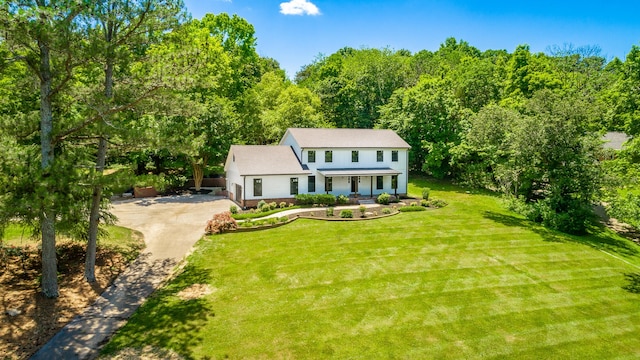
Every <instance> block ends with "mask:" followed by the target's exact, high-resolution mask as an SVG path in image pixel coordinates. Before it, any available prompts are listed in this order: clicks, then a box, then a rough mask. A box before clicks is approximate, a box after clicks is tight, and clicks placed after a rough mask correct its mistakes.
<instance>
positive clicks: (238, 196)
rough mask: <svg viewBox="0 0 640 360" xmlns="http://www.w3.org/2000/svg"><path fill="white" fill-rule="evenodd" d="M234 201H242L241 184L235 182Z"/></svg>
mask: <svg viewBox="0 0 640 360" xmlns="http://www.w3.org/2000/svg"><path fill="white" fill-rule="evenodd" d="M236 201H237V202H241V201H242V186H240V185H238V184H236Z"/></svg>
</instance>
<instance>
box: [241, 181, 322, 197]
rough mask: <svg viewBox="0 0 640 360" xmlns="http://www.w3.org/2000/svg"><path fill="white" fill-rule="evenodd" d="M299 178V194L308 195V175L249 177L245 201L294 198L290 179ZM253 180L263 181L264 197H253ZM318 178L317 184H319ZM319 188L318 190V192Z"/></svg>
mask: <svg viewBox="0 0 640 360" xmlns="http://www.w3.org/2000/svg"><path fill="white" fill-rule="evenodd" d="M291 178H298V194H306V193H307V191H308V190H307V186H308V178H307V175H263V176H247V177H246V179H247V187H246V189H245V195H246V198H245V200H261V199H280V198H292V199H293V198H294V197H295V195H291V193H290V191H291V188H290V184H291V183H290V179H291ZM253 179H262V196H253ZM317 181H318V180H317V178H316V182H317ZM317 190H318V188H316V192H317Z"/></svg>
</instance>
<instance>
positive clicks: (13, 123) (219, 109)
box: [0, 0, 640, 297]
mask: <svg viewBox="0 0 640 360" xmlns="http://www.w3.org/2000/svg"><path fill="white" fill-rule="evenodd" d="M0 4H1V5H0V26H2V28H3V32H2V34H0V154H1V155H0V230H1V228H2V227H3V226H4V225H6V224H7V223H8V222H9V221H16V220H20V221H23V222H25V223H26V224H29V225H31V226H32V227H33V229H34V233H35V234H37V235H38V236H40V237H41V238H42V253H43V278H42V282H43V292H44V293H45V294H46V295H47V296H50V297H55V296H57V291H58V290H57V280H56V271H55V237H56V234H59V233H64V234H66V235H68V236H72V237H76V238H81V239H85V240H86V241H87V242H88V247H87V263H86V271H85V276H86V278H87V280H88V281H92V280H93V279H94V274H93V262H94V261H95V246H96V239H97V237H98V236H99V235H100V224H104V223H105V222H109V221H111V220H112V219H111V216H110V215H109V213H108V211H107V209H108V199H109V198H110V196H111V195H112V194H114V193H117V192H122V191H125V190H126V189H128V188H130V187H131V186H133V185H155V186H156V187H158V188H160V189H162V188H171V187H179V186H181V185H182V184H184V183H185V182H186V180H187V179H188V178H193V179H194V180H195V184H196V187H197V188H198V187H199V184H200V182H201V181H202V178H203V177H204V176H207V175H209V174H212V173H215V172H217V171H219V169H220V165H221V163H222V162H223V161H224V159H225V157H226V154H227V151H228V149H229V146H230V145H231V144H234V143H236V144H273V143H277V142H278V140H279V139H280V137H281V136H282V134H283V133H284V131H285V130H286V129H287V128H289V127H343V128H388V129H393V130H395V131H396V132H397V133H398V134H399V135H400V136H402V137H403V138H404V139H405V140H406V141H407V142H408V143H409V144H410V145H411V146H412V148H411V156H410V167H411V169H412V171H415V172H422V173H425V174H428V175H430V176H433V177H436V178H447V179H451V180H452V181H456V182H459V183H463V184H466V185H469V186H474V187H479V188H486V189H490V190H493V191H498V192H502V193H504V194H505V195H506V197H507V198H508V199H510V200H509V204H510V206H511V207H512V208H513V209H514V210H517V211H519V212H521V213H523V214H525V215H526V216H527V217H528V218H529V219H531V220H533V221H538V222H541V223H543V224H544V225H545V226H548V227H551V228H555V229H558V230H561V231H566V232H570V233H578V234H579V233H583V232H584V231H585V230H586V227H587V224H588V222H589V221H590V219H591V216H592V210H591V209H592V204H594V203H595V202H605V203H607V204H608V206H609V208H610V213H611V214H613V215H615V216H616V217H618V218H620V219H622V220H624V221H627V222H629V223H631V224H633V225H635V226H639V225H640V191H638V185H637V174H638V173H639V171H640V167H639V163H640V145H638V144H637V140H636V139H635V137H634V136H635V135H636V134H637V133H638V132H640V47H638V46H636V45H631V44H630V50H629V53H628V55H627V57H626V59H624V60H621V59H618V58H614V59H606V58H605V57H603V56H602V55H601V52H600V49H599V48H598V47H597V46H586V47H573V46H571V45H564V46H550V47H549V48H548V50H547V51H546V52H545V53H532V52H531V51H530V49H529V47H528V46H527V45H520V46H518V47H517V48H516V49H514V50H513V51H512V52H509V51H507V50H486V51H480V50H479V49H477V48H475V47H473V46H472V45H471V44H469V43H467V42H465V41H462V40H457V39H455V38H449V39H444V42H443V43H442V44H441V46H440V48H439V49H438V50H436V51H428V50H422V51H419V52H416V53H411V52H410V51H407V50H393V49H392V48H384V49H371V48H361V49H353V48H343V49H340V50H338V51H336V52H335V53H334V54H331V55H328V56H327V55H319V56H318V57H317V58H316V59H314V60H313V61H312V62H311V63H310V64H308V65H306V66H304V67H303V68H302V69H301V70H300V71H299V72H298V73H297V74H296V75H295V78H294V79H288V78H287V76H286V74H285V72H284V71H283V70H282V69H281V68H280V66H279V64H278V63H277V61H276V60H274V59H270V58H263V57H260V56H259V55H258V53H257V51H256V43H257V39H256V36H255V32H254V28H253V26H252V25H251V24H249V23H248V22H247V21H245V20H244V19H242V18H239V17H238V16H235V15H234V16H229V15H227V14H217V15H213V14H208V15H206V16H204V17H203V18H202V19H191V18H190V17H189V16H188V14H187V13H186V11H185V8H184V5H183V4H182V2H181V1H179V0H136V1H118V0H111V1H47V2H44V1H0ZM391 45H393V44H391ZM606 131H621V132H625V133H626V134H628V135H629V136H631V140H630V141H629V142H628V143H627V145H626V147H625V148H624V150H622V151H620V152H618V153H612V152H610V151H606V150H604V149H603V147H602V141H601V140H600V138H601V136H602V134H603V133H604V132H606ZM92 254H93V255H92ZM92 256H93V258H92Z"/></svg>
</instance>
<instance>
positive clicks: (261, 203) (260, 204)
mask: <svg viewBox="0 0 640 360" xmlns="http://www.w3.org/2000/svg"><path fill="white" fill-rule="evenodd" d="M265 206H267V202H266V201H264V200H260V201H258V206H256V209H258V210H262V208H264V207H265ZM268 210H269V209H268V208H267V211H268Z"/></svg>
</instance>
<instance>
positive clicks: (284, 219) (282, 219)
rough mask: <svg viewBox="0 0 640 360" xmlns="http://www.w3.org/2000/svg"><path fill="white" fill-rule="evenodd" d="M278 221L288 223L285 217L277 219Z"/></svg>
mask: <svg viewBox="0 0 640 360" xmlns="http://www.w3.org/2000/svg"><path fill="white" fill-rule="evenodd" d="M278 221H280V222H281V223H286V222H287V221H289V218H288V217H286V216H281V217H279V218H278Z"/></svg>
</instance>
